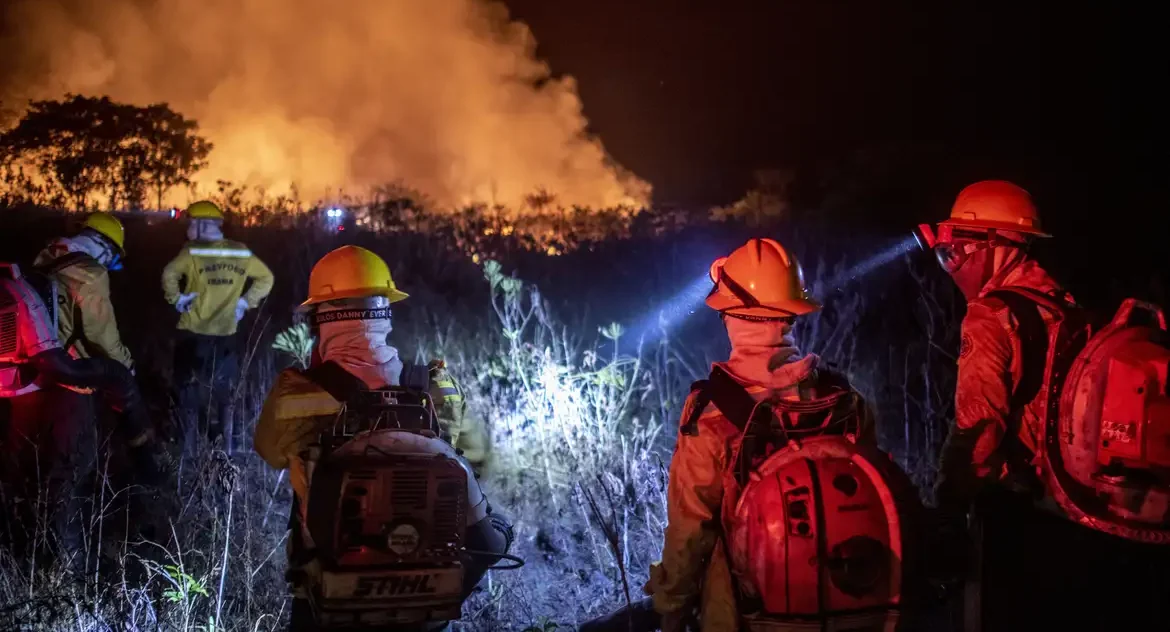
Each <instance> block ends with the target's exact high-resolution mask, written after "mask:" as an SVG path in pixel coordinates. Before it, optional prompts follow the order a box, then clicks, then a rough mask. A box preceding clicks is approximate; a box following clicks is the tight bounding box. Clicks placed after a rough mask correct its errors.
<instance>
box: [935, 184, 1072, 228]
mask: <svg viewBox="0 0 1170 632" xmlns="http://www.w3.org/2000/svg"><path fill="white" fill-rule="evenodd" d="M939 225H940V226H953V227H955V228H974V229H984V230H991V229H995V230H1010V231H1014V232H1017V233H1022V234H1024V235H1034V236H1036V237H1051V235H1049V234H1048V233H1045V232H1044V230H1043V229H1042V228H1041V227H1040V213H1039V212H1038V211H1037V210H1036V205H1035V204H1033V203H1032V196H1031V195H1029V194H1028V192H1027V191H1025V190H1024V189H1022V188H1020V187H1018V186H1016V185H1015V184H1012V183H1011V182H1008V181H1006V180H984V181H982V182H976V183H975V184H972V185H969V186H967V187H966V188H964V189H963V190H962V191H960V192H959V195H958V197H956V198H955V204H954V206H953V207H951V217H950V219H947V220H945V221H943V222H942V223H941V224H939Z"/></svg>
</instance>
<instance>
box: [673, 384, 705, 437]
mask: <svg viewBox="0 0 1170 632" xmlns="http://www.w3.org/2000/svg"><path fill="white" fill-rule="evenodd" d="M709 386H710V383H709V382H708V381H707V380H699V381H697V382H694V383H693V384H691V394H690V396H688V397H687V401H686V404H685V405H684V407H683V413H682V424H681V425H680V426H679V429H678V431H679V432H680V433H682V434H685V435H687V436H688V437H697V436H699V417H702V416H703V411H704V410H706V409H707V405H708V404H710V403H711V391H710V389H709V388H708V387H709Z"/></svg>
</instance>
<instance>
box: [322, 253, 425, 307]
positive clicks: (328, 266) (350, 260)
mask: <svg viewBox="0 0 1170 632" xmlns="http://www.w3.org/2000/svg"><path fill="white" fill-rule="evenodd" d="M368 296H385V297H386V298H388V299H390V302H391V303H396V302H398V301H401V300H402V299H404V298H406V297H407V296H409V295H408V294H407V293H405V292H402V291H400V290H399V289H398V287H397V286H396V285H394V279H392V278H390V268H389V266H387V265H386V262H385V261H382V258H381V257H379V256H378V255H376V254H374V253H372V252H370V251H369V250H366V249H365V248H361V247H359V246H342V247H340V248H338V249H337V250H334V251H333V252H330V253H329V254H327V255H325V256H324V257H321V260H320V261H318V262H317V265H315V266H313V271H312V272H311V273H309V298H308V300H306V301H305V302H304V303H301V307H309V306H311V305H317V304H319V303H324V302H326V301H332V300H336V299H341V298H365V297H368Z"/></svg>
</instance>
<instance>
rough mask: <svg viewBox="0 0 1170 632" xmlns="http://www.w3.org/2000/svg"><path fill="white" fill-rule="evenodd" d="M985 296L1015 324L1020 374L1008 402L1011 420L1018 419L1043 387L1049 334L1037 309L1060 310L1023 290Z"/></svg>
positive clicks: (998, 292) (999, 290)
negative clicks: (999, 303)
mask: <svg viewBox="0 0 1170 632" xmlns="http://www.w3.org/2000/svg"><path fill="white" fill-rule="evenodd" d="M987 296H988V297H991V298H995V299H998V300H1000V301H1002V302H1003V303H1004V305H1007V308H1008V312H1009V313H1011V315H1012V316H1013V317H1014V318H1015V319H1016V322H1017V323H1018V324H1019V330H1018V332H1019V335H1020V353H1021V354H1022V356H1023V357H1022V358H1021V367H1022V371H1021V375H1020V382H1019V383H1018V384H1016V387H1015V389H1013V390H1012V396H1011V400H1010V407H1011V414H1012V417H1013V418H1016V419H1018V417H1019V415H1020V413H1021V412H1023V408H1024V406H1026V405H1027V404H1028V402H1030V401H1032V399H1034V398H1035V397H1036V395H1037V394H1038V393H1039V392H1040V389H1041V387H1043V385H1044V374H1045V368H1046V366H1047V364H1048V344H1049V335H1048V325H1047V324H1045V322H1044V316H1043V315H1042V314H1041V313H1040V306H1041V305H1044V307H1047V308H1049V309H1054V310H1057V312H1058V313H1059V310H1060V307H1059V306H1058V305H1056V304H1055V302H1054V301H1051V300H1047V301H1044V302H1041V299H1040V298H1039V297H1040V296H1043V295H1040V294H1039V293H1038V292H1034V291H1031V290H1028V289H1026V288H1014V287H1009V288H1001V289H998V290H993V291H991V292H988V293H987ZM1044 298H1045V299H1047V298H1048V297H1044Z"/></svg>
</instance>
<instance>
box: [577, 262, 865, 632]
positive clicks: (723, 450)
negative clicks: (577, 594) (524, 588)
mask: <svg viewBox="0 0 1170 632" xmlns="http://www.w3.org/2000/svg"><path fill="white" fill-rule="evenodd" d="M711 272H712V274H711V278H712V280H713V281H714V283H715V285H714V287H713V288H712V290H711V293H710V294H709V295H708V296H707V305H708V306H709V307H711V308H712V309H714V310H715V311H717V312H719V314H720V316H721V318H722V320H723V324H724V326H725V328H726V330H727V335H728V338H729V339H730V341H731V355H730V357H729V358H728V359H727V361H726V362H721V363H717V364H716V365H715V366H716V367H717V368H721V369H722V370H723V371H724V372H726V374H728V375H730V377H731V378H732V379H733V380H734V381H735V382H737V383H738V384H739V386H741V387H742V388H743V390H745V391H746V392H747V394H749V395H750V396H751V398H752V399H753V400H755V401H756V402H761V401H764V400H774V399H778V398H779V399H786V400H806V399H808V398H810V397H818V396H820V395H821V394H823V393H826V392H828V391H830V390H831V389H844V390H846V391H848V392H852V393H855V391H853V389H852V388H851V387H849V386H848V383H847V382H846V381H845V380H844V378H843V377H842V376H839V375H836V374H834V373H832V372H830V371H828V370H826V369H824V368H823V367H820V366H819V363H820V359H819V358H818V357H817V356H816V355H813V354H802V353H801V351H800V350H799V349H798V348H797V346H796V341H795V339H794V337H793V329H792V328H793V325H794V323H795V321H796V319H797V318H798V317H800V316H803V315H806V314H810V313H813V312H815V311H817V310H819V309H820V307H821V306H820V304H819V303H818V302H817V301H816V300H814V299H813V298H812V297H811V296H810V295H809V292H808V290H807V289H806V287H805V284H804V278H803V275H802V272H801V269H800V265H799V264H798V263H797V261H796V259H795V258H794V257H793V256H792V255H791V254H789V253H788V252H787V250H785V248H784V247H783V246H781V245H780V244H779V243H777V242H776V241H774V240H772V239H752V240H749V241H748V242H747V244H745V245H744V246H742V247H740V248H738V249H737V250H735V251H734V252H733V253H731V255H730V256H728V257H726V258H724V259H720V260H718V261H716V262H715V264H714V265H713V266H712V270H711ZM713 374H714V373H713ZM855 401H856V402H857V407H856V409H855V410H854V411H853V413H854V418H855V420H856V423H857V438H858V441H859V442H864V443H869V444H872V443H874V435H873V423H872V416H871V415H870V413H869V411H868V407H867V406H865V405H864V403H863V402H862V401H861V399H860V397H859V396H858V397H857V398H856V400H855ZM709 402H710V400H708V403H707V404H703V403H702V401H701V399H700V393H699V391H695V392H692V393H691V396H690V397H689V398H688V399H687V401H686V404H685V405H684V408H683V414H682V422H681V424H680V432H679V435H678V442H677V445H676V447H675V452H674V456H673V458H672V460H671V464H670V482H669V488H668V491H667V509H668V524H667V527H666V540H665V543H664V545H663V550H662V560H661V561H660V562H659V563H657V564H655V565H653V566H652V567H651V572H650V581H649V582H648V584H647V586H646V591H647V593H649V594H651V595H652V598H653V604H654V609H655V610H656V611H657V612H658V613H659V614H660V615H661V617H662V619H661V627H662V630H663V631H664V632H675V631H678V630H684V629H686V627H687V626H688V625H693V619H694V615H695V613H694V610H695V609H696V608H697V609H698V613H699V619H700V621H701V629H702V630H703V631H704V632H717V631H728V632H731V631H734V630H738V629H739V628H740V616H739V613H738V612H737V605H736V601H735V596H734V586H733V583H732V575H731V572H732V571H731V569H729V565H728V562H727V558H726V556H725V552H724V549H723V547H722V546H719V544H718V543H719V542H720V541H721V538H722V534H721V526H720V525H721V515H722V511H723V504H724V502H725V498H736V497H737V495H738V488H737V486H736V483H735V482H734V478H732V477H730V476H729V474H728V473H729V470H731V469H732V458H733V457H732V455H733V454H735V453H736V452H737V450H738V449H739V444H740V442H741V437H742V435H741V432H740V430H739V429H738V428H737V427H736V426H735V425H733V424H732V422H730V421H729V420H728V418H727V417H726V416H725V415H724V414H723V413H722V412H720V410H719V409H718V408H716V407H715V406H714V405H713V404H711V403H709ZM700 407H701V409H700ZM595 629H599V628H595ZM613 629H625V627H624V626H619V627H616V628H613Z"/></svg>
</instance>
